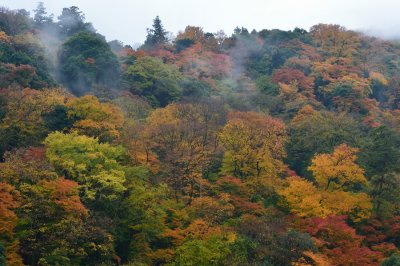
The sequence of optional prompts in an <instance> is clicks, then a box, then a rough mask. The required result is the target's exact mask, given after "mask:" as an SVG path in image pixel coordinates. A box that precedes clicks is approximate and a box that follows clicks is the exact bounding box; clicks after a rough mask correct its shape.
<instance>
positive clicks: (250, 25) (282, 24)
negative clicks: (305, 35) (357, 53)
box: [0, 0, 400, 44]
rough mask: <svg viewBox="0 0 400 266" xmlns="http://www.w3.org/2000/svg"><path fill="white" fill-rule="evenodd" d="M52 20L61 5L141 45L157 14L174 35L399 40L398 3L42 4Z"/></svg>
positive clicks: (184, 0)
mask: <svg viewBox="0 0 400 266" xmlns="http://www.w3.org/2000/svg"><path fill="white" fill-rule="evenodd" d="M37 2H38V1H32V0H0V5H3V6H6V7H9V8H11V9H20V8H25V9H26V10H28V11H32V10H33V9H35V7H36V5H37ZM43 2H44V3H45V6H46V8H47V10H48V12H49V13H54V15H55V16H56V17H57V16H58V15H59V14H60V12H61V10H62V8H63V7H70V6H73V5H75V6H78V7H79V8H80V10H82V11H83V12H84V13H85V15H86V19H87V21H89V22H92V23H93V25H94V26H95V28H96V29H97V30H98V32H99V33H101V34H103V35H105V36H106V37H107V39H108V40H113V39H118V40H121V41H123V42H124V43H125V44H135V43H138V42H143V41H144V39H145V36H146V28H148V27H150V26H151V24H152V20H153V18H154V17H155V16H156V15H159V16H160V18H161V20H162V22H163V24H164V27H165V28H166V29H167V30H168V31H171V32H173V33H174V34H176V33H177V32H178V31H179V30H183V29H184V28H185V26H187V25H193V26H201V27H203V29H204V30H205V31H208V32H216V31H218V30H220V29H223V30H224V31H225V32H226V33H228V34H230V33H232V30H233V29H234V28H235V27H236V26H240V27H241V26H243V27H246V28H247V29H249V30H252V29H256V30H261V29H273V28H279V29H284V30H288V29H293V28H294V27H301V28H305V29H307V30H308V29H309V28H310V26H312V25H315V24H317V23H319V22H322V23H335V24H340V25H343V26H345V27H347V28H349V29H354V30H362V31H366V32H369V33H372V34H374V35H379V36H384V37H387V38H397V37H400V1H399V0H197V1H194V0H113V1H111V0H69V1H66V0H43Z"/></svg>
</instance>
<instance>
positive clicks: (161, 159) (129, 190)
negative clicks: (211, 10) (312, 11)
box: [0, 3, 400, 266]
mask: <svg viewBox="0 0 400 266" xmlns="http://www.w3.org/2000/svg"><path fill="white" fill-rule="evenodd" d="M110 23H112V21H110ZM151 23H152V24H151ZM149 25H150V28H148V29H147V37H146V41H145V42H144V44H143V45H141V46H140V47H138V48H137V49H133V48H132V47H131V46H130V45H128V44H124V43H122V42H121V41H119V40H112V41H109V42H107V40H106V38H105V36H103V35H101V33H99V32H97V31H96V29H95V25H92V23H90V22H88V21H86V19H85V15H84V13H83V11H81V10H80V9H79V8H78V7H76V6H71V7H66V8H64V9H63V10H60V14H59V15H58V16H56V15H53V14H48V12H47V11H46V7H45V6H44V5H43V3H39V4H38V6H37V8H36V9H35V10H34V12H33V14H29V13H28V12H27V11H25V10H9V9H7V8H6V7H3V8H0V265H195V264H196V265H204V266H206V265H277V266H278V265H279V266H280V265H288V266H289V265H297V266H300V265H304V266H305V265H315V266H325V265H338V266H339V265H363V266H364V265H385V266H386V265H398V264H399V261H400V259H399V258H400V257H399V254H400V250H399V248H400V168H399V158H400V124H399V123H400V109H399V108H400V105H399V103H400V79H399V75H400V46H399V44H398V42H396V41H387V40H381V39H379V38H375V37H371V36H366V35H364V34H361V33H359V32H355V31H351V30H348V29H346V28H345V27H344V26H340V25H330V24H318V25H315V26H313V27H311V29H309V30H306V29H300V28H295V29H293V30H290V31H283V30H279V29H263V30H260V31H256V30H249V29H246V28H244V27H237V28H235V29H234V31H233V34H232V35H230V36H229V35H227V34H226V33H225V32H223V31H222V30H221V31H218V32H215V33H211V32H205V31H204V30H203V28H202V27H201V25H200V26H195V25H188V26H186V27H185V28H183V29H182V30H181V31H180V32H178V33H176V37H175V38H171V36H172V35H171V34H170V33H169V32H168V29H166V28H164V26H163V23H162V20H161V18H160V17H158V16H157V17H156V18H155V19H154V20H153V22H151V21H149ZM124 26H126V25H124ZM132 29H133V30H134V27H133V28H132Z"/></svg>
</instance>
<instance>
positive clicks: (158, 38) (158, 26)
mask: <svg viewBox="0 0 400 266" xmlns="http://www.w3.org/2000/svg"><path fill="white" fill-rule="evenodd" d="M167 33H168V32H167V31H166V30H165V29H164V27H163V25H162V23H161V20H160V18H159V17H158V16H157V17H156V18H155V19H154V20H153V28H152V29H147V37H146V41H145V43H144V44H145V46H147V47H157V46H160V45H162V44H165V43H167V42H168V38H167Z"/></svg>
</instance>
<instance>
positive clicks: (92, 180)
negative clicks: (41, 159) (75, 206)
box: [44, 132, 126, 211]
mask: <svg viewBox="0 0 400 266" xmlns="http://www.w3.org/2000/svg"><path fill="white" fill-rule="evenodd" d="M44 143H45V145H46V147H47V150H46V156H47V158H48V160H49V161H50V163H51V164H53V165H54V167H55V169H56V170H57V172H58V173H59V174H60V175H62V176H65V177H66V178H68V179H71V180H74V181H76V182H78V183H79V184H80V185H81V186H80V190H81V193H82V195H83V201H84V202H85V203H91V204H92V205H91V206H92V207H95V208H96V207H100V209H101V208H103V210H105V211H112V208H111V206H112V205H110V204H112V203H113V202H115V201H117V200H118V199H119V198H120V197H121V196H122V194H123V193H124V191H125V190H126V188H125V186H124V182H125V172H124V167H123V166H122V165H121V164H120V162H121V161H122V160H123V158H124V156H125V150H124V149H123V148H122V147H120V146H116V147H113V146H111V145H110V144H107V143H104V144H100V143H99V142H98V140H97V139H94V138H91V137H87V136H80V135H78V134H77V133H71V134H63V133H60V132H55V133H51V134H50V135H49V136H48V137H47V138H46V139H45V141H44Z"/></svg>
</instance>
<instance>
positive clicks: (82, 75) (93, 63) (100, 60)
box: [59, 32, 120, 95]
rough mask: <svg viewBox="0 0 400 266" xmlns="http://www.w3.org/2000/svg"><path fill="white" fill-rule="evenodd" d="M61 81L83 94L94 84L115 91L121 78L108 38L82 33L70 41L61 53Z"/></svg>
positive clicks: (78, 93) (75, 91)
mask: <svg viewBox="0 0 400 266" xmlns="http://www.w3.org/2000/svg"><path fill="white" fill-rule="evenodd" d="M59 61H60V74H61V76H60V79H61V81H62V83H64V84H65V85H66V86H67V87H68V88H69V89H70V90H71V91H72V92H73V93H75V94H77V95H83V94H85V93H86V92H88V91H89V90H91V89H92V88H93V86H94V85H103V86H105V87H110V88H114V87H115V86H116V84H117V82H118V79H119V73H120V72H119V63H118V60H117V57H116V56H115V55H114V53H113V52H112V51H111V48H110V46H109V45H108V43H107V42H106V40H105V38H104V37H103V36H101V35H99V34H95V33H92V32H79V33H77V34H75V35H73V36H72V37H71V38H69V39H68V40H67V41H66V42H65V43H64V44H63V45H62V47H61V50H60V52H59Z"/></svg>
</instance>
